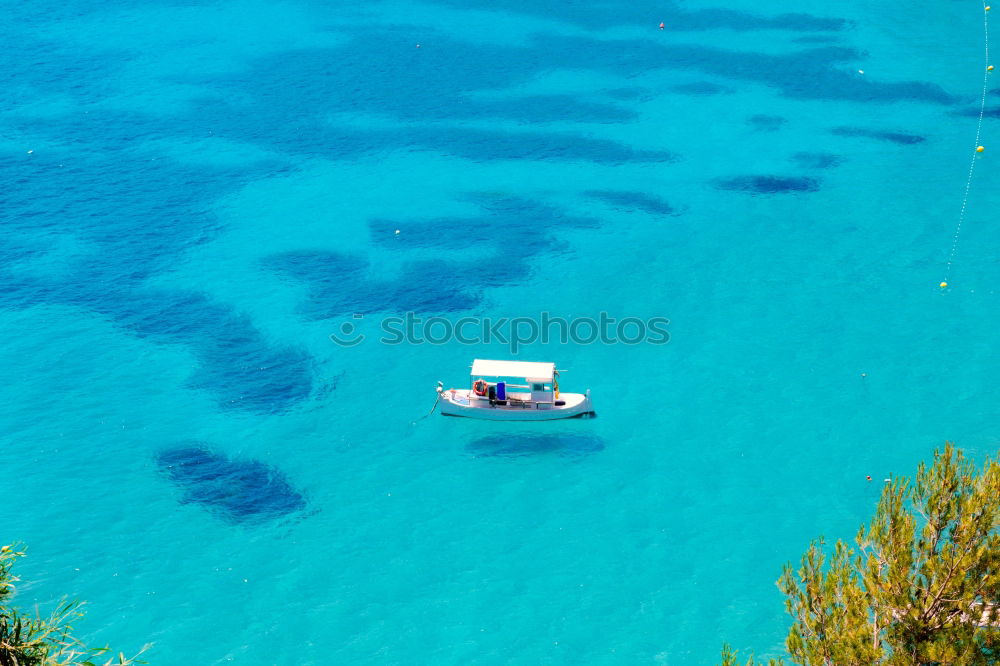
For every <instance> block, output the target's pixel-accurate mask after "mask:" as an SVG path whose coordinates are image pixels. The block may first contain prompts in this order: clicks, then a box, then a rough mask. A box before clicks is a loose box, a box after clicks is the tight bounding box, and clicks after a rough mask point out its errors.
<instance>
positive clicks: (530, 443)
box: [465, 432, 605, 458]
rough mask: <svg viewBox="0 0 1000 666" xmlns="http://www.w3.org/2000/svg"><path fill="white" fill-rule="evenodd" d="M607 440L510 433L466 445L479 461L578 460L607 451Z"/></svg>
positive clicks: (561, 434) (583, 436)
mask: <svg viewBox="0 0 1000 666" xmlns="http://www.w3.org/2000/svg"><path fill="white" fill-rule="evenodd" d="M604 446H605V444H604V440H603V439H602V438H600V437H597V436H596V435H576V434H571V433H556V434H551V435H549V434H546V435H538V434H534V433H516V432H515V433H509V434H505V435H487V436H486V437H480V438H479V439H476V440H474V441H472V442H470V443H469V444H467V445H466V447H465V450H466V451H467V452H468V453H470V454H472V455H473V456H474V457H476V458H520V457H524V456H540V455H557V456H562V457H564V458H578V457H582V456H586V455H590V454H592V453H597V452H598V451H603V450H604Z"/></svg>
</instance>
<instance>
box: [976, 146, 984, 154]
mask: <svg viewBox="0 0 1000 666" xmlns="http://www.w3.org/2000/svg"><path fill="white" fill-rule="evenodd" d="M984 150H986V148H985V147H984V146H978V147H977V148H976V152H977V153H981V152H983V151H984Z"/></svg>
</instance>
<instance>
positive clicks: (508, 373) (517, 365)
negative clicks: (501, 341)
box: [472, 358, 556, 382]
mask: <svg viewBox="0 0 1000 666" xmlns="http://www.w3.org/2000/svg"><path fill="white" fill-rule="evenodd" d="M555 371H556V364H555V363H536V362H532V361H487V360H485V359H481V358H477V359H476V360H474V361H473V362H472V376H473V377H523V378H525V379H537V380H538V381H542V382H551V381H552V377H553V375H555Z"/></svg>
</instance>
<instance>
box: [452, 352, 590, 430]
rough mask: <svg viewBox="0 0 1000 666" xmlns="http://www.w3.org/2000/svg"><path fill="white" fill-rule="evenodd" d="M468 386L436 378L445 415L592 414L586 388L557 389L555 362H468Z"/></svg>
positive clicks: (521, 417) (529, 417) (522, 417)
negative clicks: (456, 386)
mask: <svg viewBox="0 0 1000 666" xmlns="http://www.w3.org/2000/svg"><path fill="white" fill-rule="evenodd" d="M471 381H472V386H471V388H468V389H445V388H444V384H442V383H441V382H438V386H437V392H438V402H439V404H440V405H441V413H442V414H444V415H446V416H468V417H471V418H474V419H490V420H493V421H547V420H549V419H566V418H571V417H574V416H584V415H590V414H593V411H594V410H593V407H592V406H591V403H590V390H589V389H588V390H587V392H586V393H561V392H560V391H559V372H558V371H557V370H556V365H555V363H534V362H529V361H489V360H485V359H480V358H477V359H476V360H475V361H473V362H472V375H471Z"/></svg>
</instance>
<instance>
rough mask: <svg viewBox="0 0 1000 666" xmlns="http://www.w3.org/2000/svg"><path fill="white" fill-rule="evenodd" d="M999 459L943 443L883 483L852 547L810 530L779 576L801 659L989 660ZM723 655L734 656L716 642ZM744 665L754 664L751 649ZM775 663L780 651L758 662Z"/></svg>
mask: <svg viewBox="0 0 1000 666" xmlns="http://www.w3.org/2000/svg"><path fill="white" fill-rule="evenodd" d="M998 526H1000V464H998V463H997V462H996V461H994V460H987V461H986V462H985V464H984V465H983V467H982V469H981V470H977V469H976V467H975V466H974V465H973V464H972V463H971V462H968V461H966V460H965V459H964V457H963V456H962V452H961V451H958V450H956V449H955V448H954V447H953V446H952V445H951V444H950V443H949V444H947V445H946V446H945V449H944V451H935V452H934V462H933V464H932V465H931V466H930V467H927V466H926V465H924V464H923V463H921V465H920V466H919V468H918V469H917V475H916V479H915V481H914V482H913V483H912V484H911V483H910V482H909V481H907V480H906V479H899V480H897V481H896V482H895V483H892V484H886V486H885V488H884V489H883V491H882V496H881V498H880V499H879V502H878V506H877V508H876V511H875V516H874V517H873V518H872V520H871V522H870V523H869V524H868V525H867V526H865V525H862V526H861V529H860V530H859V531H858V534H857V537H856V538H855V544H856V546H855V547H854V548H852V547H851V546H849V545H848V544H846V543H844V542H843V541H837V543H836V545H835V546H834V548H833V553H832V555H830V556H829V558H828V557H827V555H826V552H825V550H824V543H823V540H822V539H820V540H818V541H814V542H813V543H812V544H810V546H809V550H808V551H807V552H806V553H805V555H803V557H802V563H801V566H800V567H799V568H798V569H795V568H793V567H792V565H791V564H786V565H785V568H784V573H783V574H782V576H781V578H780V579H779V580H778V587H779V588H780V589H781V591H782V592H784V594H785V595H786V597H787V598H786V601H785V606H786V609H787V610H788V613H789V614H790V615H791V616H792V618H793V621H792V626H791V629H790V630H789V632H788V638H787V639H786V641H785V646H786V648H787V650H788V655H787V657H788V658H789V659H790V660H791V661H792V662H793V663H795V664H804V665H805V666H872V665H876V664H879V665H880V664H885V665H887V666H903V665H907V666H917V665H919V666H931V665H934V666H938V665H940V666H945V665H947V666H978V665H980V664H983V665H985V664H1000V536H998V534H997V527H998ZM721 663H722V666H739V662H738V658H737V655H736V653H735V652H734V651H733V650H732V649H731V648H730V647H729V646H728V645H726V646H724V647H723V651H722V662H721ZM745 663H746V664H747V665H748V666H751V665H760V666H762V665H763V662H759V661H755V660H754V658H753V657H752V656H751V657H749V659H748V661H747V662H745ZM767 663H768V664H769V665H770V666H779V665H780V664H783V663H784V662H783V661H782V660H780V659H778V660H774V659H772V660H770V661H768V662H767Z"/></svg>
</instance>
